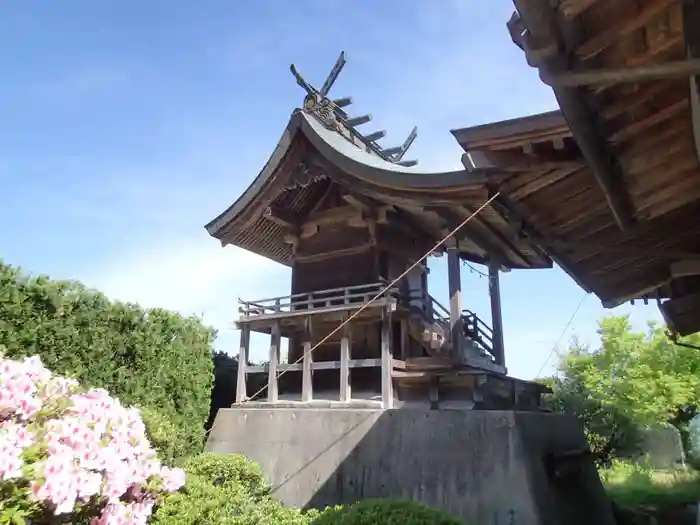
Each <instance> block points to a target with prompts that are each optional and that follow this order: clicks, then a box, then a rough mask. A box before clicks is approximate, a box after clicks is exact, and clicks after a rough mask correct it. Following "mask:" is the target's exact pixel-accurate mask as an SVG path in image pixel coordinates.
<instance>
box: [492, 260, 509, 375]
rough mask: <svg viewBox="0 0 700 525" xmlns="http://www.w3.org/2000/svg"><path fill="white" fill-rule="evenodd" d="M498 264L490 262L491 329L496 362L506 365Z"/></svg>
mask: <svg viewBox="0 0 700 525" xmlns="http://www.w3.org/2000/svg"><path fill="white" fill-rule="evenodd" d="M498 271H499V268H498V264H497V263H495V262H491V263H489V298H490V299H491V329H492V330H493V351H494V354H495V355H494V358H495V359H496V364H497V365H500V366H506V355H505V348H504V346H505V345H504V340H503V313H502V312H501V283H500V278H499V274H498Z"/></svg>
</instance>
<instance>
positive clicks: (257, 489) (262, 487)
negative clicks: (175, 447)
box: [183, 452, 270, 501]
mask: <svg viewBox="0 0 700 525" xmlns="http://www.w3.org/2000/svg"><path fill="white" fill-rule="evenodd" d="M183 467H184V469H185V471H186V472H189V473H190V474H193V475H195V476H200V477H202V478H205V479H206V480H208V481H209V483H211V484H212V485H214V486H215V487H221V486H230V487H234V486H235V487H241V488H242V490H244V491H245V493H246V494H248V496H249V497H250V498H251V499H253V500H256V501H257V500H260V499H262V498H264V497H265V496H267V495H268V494H269V493H270V486H269V485H268V484H267V482H266V481H265V477H264V475H263V472H262V469H261V468H260V466H259V465H258V464H257V463H253V462H252V461H250V460H249V459H247V458H245V457H244V456H241V455H239V454H216V453H213V452H205V453H203V454H198V455H197V456H194V457H192V458H189V459H187V461H185V462H184V464H183Z"/></svg>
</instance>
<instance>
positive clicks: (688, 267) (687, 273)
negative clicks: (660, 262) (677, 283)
mask: <svg viewBox="0 0 700 525" xmlns="http://www.w3.org/2000/svg"><path fill="white" fill-rule="evenodd" d="M695 275H700V259H694V260H693V259H690V260H685V261H676V262H673V263H671V277H673V278H674V279H678V278H679V277H691V276H695Z"/></svg>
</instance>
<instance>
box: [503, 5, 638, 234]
mask: <svg viewBox="0 0 700 525" xmlns="http://www.w3.org/2000/svg"><path fill="white" fill-rule="evenodd" d="M515 4H516V6H517V8H518V11H519V12H520V15H521V16H522V21H523V23H524V26H525V27H526V28H527V32H528V34H527V35H525V36H526V37H527V38H525V39H524V49H525V53H526V55H527V54H532V53H533V52H535V53H536V54H537V55H538V56H537V57H536V58H534V59H532V58H528V62H529V63H531V64H535V65H536V66H537V67H538V68H539V69H540V72H541V74H544V76H547V75H549V76H554V75H556V74H558V73H562V72H564V71H566V70H567V69H568V62H569V60H568V57H567V56H566V55H565V54H564V53H563V52H562V50H561V48H562V47H563V46H562V44H560V40H559V33H558V32H557V31H556V29H555V28H556V27H557V21H556V12H555V11H554V10H553V9H552V7H551V5H550V3H549V2H544V1H541V0H515ZM537 44H538V45H539V47H540V48H542V49H547V50H549V51H547V53H537V50H536V48H535V49H533V47H532V46H535V45H537ZM553 45H554V49H555V51H554V52H552V51H551V48H552V46H553ZM554 91H555V95H556V97H557V100H558V102H559V107H560V108H561V111H562V113H563V115H564V117H565V119H566V121H567V122H568V124H569V127H570V128H571V131H572V132H573V134H574V137H575V138H576V142H577V143H578V145H579V148H580V150H581V153H582V154H583V156H584V158H585V159H586V161H587V163H588V165H589V166H590V168H591V171H592V173H593V175H594V177H595V178H596V181H597V182H598V185H599V186H600V188H601V190H602V192H603V194H604V196H605V200H606V202H607V205H608V207H609V208H610V211H611V212H612V214H613V217H614V219H615V222H616V224H617V225H618V227H619V228H620V229H621V230H623V231H624V230H627V229H629V228H630V227H631V226H632V225H633V224H634V222H635V219H634V206H633V204H632V200H631V198H630V196H629V194H628V193H627V191H626V190H625V188H624V185H623V174H622V170H621V169H620V166H619V164H618V163H616V162H615V161H613V159H614V156H613V154H612V151H610V149H609V147H608V145H607V144H606V142H605V140H604V139H603V137H604V136H605V135H604V133H602V130H601V129H599V123H597V122H596V121H595V119H594V117H593V115H592V113H591V112H590V110H589V109H588V108H587V107H586V105H585V104H584V102H583V100H582V99H581V96H580V93H578V92H577V91H575V90H572V89H571V88H557V89H555V90H554Z"/></svg>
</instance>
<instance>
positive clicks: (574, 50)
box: [453, 0, 700, 334]
mask: <svg viewBox="0 0 700 525" xmlns="http://www.w3.org/2000/svg"><path fill="white" fill-rule="evenodd" d="M514 3H515V5H516V7H517V9H518V12H517V13H516V14H515V15H514V16H513V17H512V18H511V21H510V22H509V24H508V27H509V30H510V33H511V37H512V38H513V40H514V42H515V43H516V44H517V45H518V46H519V47H521V49H523V50H524V52H525V55H526V59H527V61H528V63H529V64H530V65H531V66H533V67H535V68H537V69H538V72H539V75H540V78H541V79H542V80H543V81H544V82H545V83H547V84H548V85H550V86H552V88H553V90H554V93H555V95H556V98H557V101H558V103H559V107H560V110H561V111H556V112H551V113H547V114H543V115H535V116H532V117H526V118H523V119H516V120H513V121H507V122H501V123H495V124H490V125H486V126H478V127H475V128H469V129H465V130H456V131H454V132H453V133H454V135H455V137H456V138H457V140H458V141H459V142H460V144H461V145H462V146H463V148H464V149H465V151H469V152H470V158H471V160H470V158H466V159H465V165H467V166H476V167H477V168H478V167H483V166H489V167H491V168H493V167H499V166H500V167H502V168H504V167H505V166H509V167H510V171H511V172H513V176H512V177H511V178H509V179H507V180H505V181H504V182H503V185H502V187H501V189H502V190H503V192H504V193H505V194H506V195H507V199H508V204H509V206H510V209H511V214H512V215H511V220H514V221H521V224H524V228H525V229H526V230H527V229H530V234H531V236H532V237H537V238H538V239H539V242H540V245H541V246H542V247H544V248H545V249H546V251H547V252H548V253H550V255H551V256H552V257H553V258H554V259H555V260H557V261H558V263H559V264H560V266H562V267H563V268H564V269H565V270H566V271H567V272H569V273H570V274H571V275H572V276H573V277H574V278H575V279H576V280H577V281H578V282H579V284H580V285H581V286H582V287H583V288H585V289H587V290H589V291H592V292H594V293H595V294H596V295H598V296H599V297H600V299H601V300H602V301H603V304H604V305H606V306H609V307H611V306H615V305H617V304H620V303H622V302H625V301H627V300H630V299H635V298H657V299H667V300H665V301H664V302H663V303H662V304H661V310H662V313H663V314H664V316H665V317H666V320H667V321H668V323H669V324H670V326H671V327H672V328H673V329H675V330H677V331H678V332H679V333H681V334H686V333H691V332H695V331H698V330H700V225H698V218H700V165H699V162H698V158H699V156H700V147H699V144H700V108H699V105H700V104H699V103H698V98H699V95H698V82H697V79H698V78H699V77H697V76H694V75H698V74H700V1H698V0H695V1H684V0H650V1H646V2H638V1H636V0H615V1H614V2H613V1H604V0H560V1H559V2H555V3H552V2H551V1H550V0H515V1H514ZM553 5H554V6H555V7H552V6H553ZM523 221H524V222H523ZM532 237H531V238H532Z"/></svg>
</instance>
